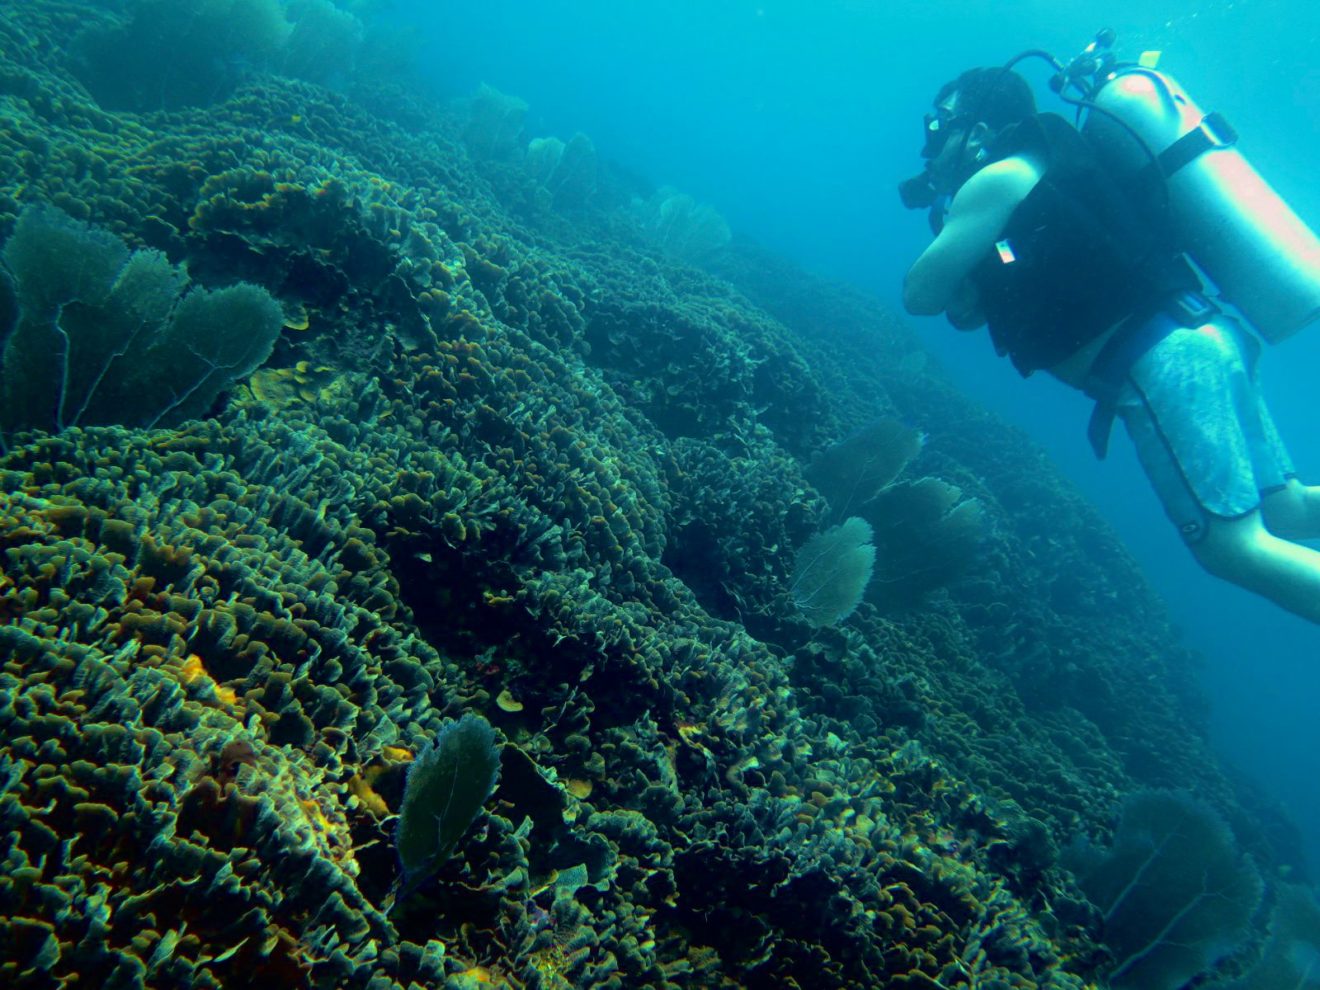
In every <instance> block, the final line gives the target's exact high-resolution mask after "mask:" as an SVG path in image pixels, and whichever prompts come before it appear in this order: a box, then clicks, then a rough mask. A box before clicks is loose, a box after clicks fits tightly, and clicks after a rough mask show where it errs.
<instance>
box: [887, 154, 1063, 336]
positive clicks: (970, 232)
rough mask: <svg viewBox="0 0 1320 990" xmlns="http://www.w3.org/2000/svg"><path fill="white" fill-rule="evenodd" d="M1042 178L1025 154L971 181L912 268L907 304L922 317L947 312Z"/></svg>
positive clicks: (991, 167) (905, 284) (905, 288)
mask: <svg viewBox="0 0 1320 990" xmlns="http://www.w3.org/2000/svg"><path fill="white" fill-rule="evenodd" d="M1039 180H1040V172H1039V171H1037V169H1036V168H1035V166H1034V165H1032V164H1031V163H1030V162H1028V161H1027V160H1025V159H1023V158H1006V159H1004V160H1003V161H1001V162H995V163H994V164H992V165H987V166H986V167H985V168H983V169H981V171H979V172H977V173H976V174H975V175H973V176H972V177H971V178H970V179H968V180H967V182H966V183H964V184H963V187H962V188H961V189H960V190H958V195H957V196H955V197H954V198H953V202H952V203H951V204H950V205H949V215H948V217H947V219H946V220H945V222H944V229H943V230H941V231H940V233H939V236H937V237H936V238H935V240H934V241H933V242H932V243H931V245H930V247H928V248H926V250H925V251H923V252H922V254H921V257H920V258H918V259H917V260H916V263H915V264H913V266H912V267H911V268H910V269H908V273H907V277H906V278H904V280H903V308H904V309H906V310H907V311H908V312H909V313H913V314H916V315H922V316H933V315H935V314H936V313H942V312H944V310H946V309H947V308H948V307H949V305H950V303H951V302H952V301H953V299H954V296H955V295H956V293H957V291H958V289H959V287H960V286H961V285H962V284H963V281H964V280H965V279H966V278H967V276H968V275H969V274H970V273H971V271H972V269H973V268H974V267H975V266H976V264H977V263H978V262H979V261H980V260H981V258H983V257H984V256H985V254H986V252H987V251H989V250H990V248H991V247H992V246H993V245H994V243H995V239H996V238H998V237H999V233H1000V231H1002V230H1003V229H1004V225H1005V224H1006V223H1007V222H1008V218H1009V217H1010V216H1011V215H1012V213H1013V210H1015V209H1016V208H1017V205H1018V204H1019V203H1020V202H1022V200H1023V198H1024V197H1025V196H1026V195H1027V193H1028V192H1030V191H1031V189H1032V187H1033V186H1035V184H1036V183H1037V182H1038V181H1039Z"/></svg>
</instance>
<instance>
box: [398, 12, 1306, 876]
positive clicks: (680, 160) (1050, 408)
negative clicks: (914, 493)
mask: <svg viewBox="0 0 1320 990" xmlns="http://www.w3.org/2000/svg"><path fill="white" fill-rule="evenodd" d="M394 14H395V16H397V17H398V18H400V19H401V20H404V21H406V22H408V23H409V24H411V25H413V26H414V28H415V29H416V30H417V31H418V33H417V35H416V37H417V38H418V40H419V50H420V51H421V53H422V58H423V65H424V68H425V71H426V73H427V75H428V77H429V78H430V80H431V81H432V82H433V84H434V85H435V87H436V88H437V90H438V91H439V92H441V93H442V94H447V95H453V96H461V95H466V94H468V93H471V92H472V91H473V90H474V89H475V88H476V87H477V86H478V85H479V84H480V83H483V82H485V83H489V84H491V85H493V86H495V87H496V88H498V89H500V90H502V91H504V92H507V93H511V94H514V95H517V96H521V97H523V98H524V99H526V100H527V101H528V102H529V103H530V112H529V116H528V122H527V123H528V132H529V133H532V134H554V135H558V136H560V137H563V138H568V137H570V136H571V135H572V134H574V133H575V132H578V131H581V132H584V133H586V134H588V135H589V136H590V137H591V139H592V141H593V142H594V143H595V145H596V147H597V148H598V149H599V151H600V153H601V154H602V156H603V157H605V158H607V159H610V160H612V161H614V162H616V163H618V164H620V165H622V166H624V167H626V168H629V169H631V170H633V171H635V172H637V173H640V174H642V175H644V176H646V177H647V178H649V179H651V180H653V181H655V182H657V183H667V184H670V185H673V186H675V187H677V188H678V189H681V190H683V191H685V192H687V193H689V194H691V195H693V196H695V197H697V198H698V199H700V200H703V201H705V202H708V203H711V204H712V205H714V206H715V207H716V208H717V209H718V210H719V211H720V212H721V213H723V214H724V216H725V217H727V218H728V220H729V222H730V224H731V226H732V227H733V228H734V230H735V232H736V233H737V234H739V235H743V236H747V237H750V238H752V239H754V240H756V241H759V242H761V243H762V244H764V245H766V246H768V247H770V248H773V249H774V250H776V251H779V252H781V253H783V254H785V255H787V256H789V257H791V258H793V259H795V260H797V261H799V262H800V263H802V264H804V265H805V266H807V267H808V268H811V269H813V270H815V271H818V272H820V273H823V274H827V275H829V276H832V277H834V278H838V279H841V280H846V281H849V282H852V283H854V284H856V285H858V286H861V287H863V288H865V289H867V290H869V291H871V292H873V293H875V294H876V295H877V296H878V297H880V298H881V299H883V300H886V301H888V302H891V303H892V304H894V306H895V307H896V308H897V304H898V297H899V287H900V284H901V279H902V275H903V272H904V271H905V269H906V267H907V265H908V264H910V262H911V261H912V259H913V258H914V257H915V256H916V255H917V254H918V253H919V252H920V250H921V249H922V247H923V246H924V245H925V243H927V240H928V236H929V235H928V232H927V229H926V221H925V218H924V216H922V215H919V214H915V213H907V212H905V211H904V210H903V209H902V208H901V206H900V204H899V202H898V198H897V196H896V194H895V190H894V186H895V183H896V182H897V181H899V180H900V179H902V178H904V177H906V176H907V175H910V174H912V173H913V172H915V171H916V170H917V169H918V168H919V167H920V161H919V159H918V156H917V151H918V148H919V144H920V134H919V131H918V128H919V127H920V126H921V115H922V113H923V112H924V110H925V109H926V108H927V105H928V103H929V101H930V98H931V96H932V95H933V94H934V92H935V91H936V89H937V88H938V87H939V86H940V84H941V83H943V82H944V81H946V80H947V79H949V78H952V77H953V76H955V75H956V74H957V73H958V72H960V71H961V70H962V69H964V68H967V67H969V66H972V65H981V64H996V63H1000V62H1003V61H1004V60H1006V59H1008V58H1009V57H1011V56H1012V55H1014V54H1016V53H1017V52H1018V51H1020V50H1022V49H1024V48H1036V47H1039V48H1044V49H1047V50H1050V51H1053V52H1054V53H1056V54H1057V55H1059V56H1060V57H1067V56H1069V55H1071V54H1073V53H1075V52H1076V51H1077V50H1078V49H1079V48H1080V47H1081V46H1082V45H1083V44H1085V43H1086V41H1088V40H1089V38H1090V37H1091V36H1092V35H1093V34H1094V33H1095V31H1096V30H1097V29H1099V28H1101V27H1111V28H1113V29H1114V30H1116V31H1117V33H1118V45H1119V47H1120V48H1121V50H1122V52H1123V53H1124V54H1126V55H1128V56H1135V55H1136V54H1137V53H1139V52H1141V51H1142V50H1146V49H1159V50H1161V51H1162V52H1163V53H1164V56H1163V58H1164V61H1163V62H1162V63H1161V68H1164V69H1166V70H1167V71H1169V72H1171V73H1172V74H1174V75H1176V76H1177V77H1178V78H1179V80H1180V81H1181V82H1182V83H1183V84H1184V85H1185V86H1186V87H1187V88H1188V90H1189V91H1190V92H1191V93H1192V94H1193V95H1194V96H1195V97H1196V98H1197V99H1198V100H1199V101H1200V102H1201V104H1202V105H1203V106H1205V107H1206V108H1208V109H1217V110H1219V111H1221V112H1223V113H1224V114H1225V115H1226V116H1227V117H1228V118H1229V119H1230V120H1231V121H1233V122H1235V123H1236V125H1237V127H1238V130H1239V131H1240V133H1241V146H1242V148H1243V150H1244V151H1245V152H1246V153H1247V154H1248V155H1249V157H1250V158H1251V160H1252V161H1253V163H1254V164H1255V165H1256V166H1257V167H1258V168H1259V169H1260V170H1261V171H1262V172H1263V173H1264V174H1265V175H1266V176H1267V177H1268V179H1269V180H1270V181H1271V182H1272V183H1273V184H1274V186H1275V187H1276V188H1277V189H1278V190H1279V191H1280V192H1281V193H1282V194H1283V195H1284V196H1285V197H1287V198H1288V200H1289V201H1290V202H1291V203H1292V205H1293V206H1294V208H1295V209H1296V210H1297V211H1298V212H1299V213H1301V214H1302V215H1303V216H1304V217H1306V218H1307V219H1308V220H1309V221H1310V222H1311V223H1312V224H1313V225H1316V226H1320V183H1316V182H1315V181H1314V175H1315V168H1316V165H1315V159H1316V157H1317V156H1318V155H1320V66H1317V64H1316V62H1315V58H1314V54H1315V52H1316V50H1317V45H1318V43H1320V18H1317V17H1316V16H1315V13H1314V5H1313V3H1312V2H1311V0H1236V2H1230V0H1209V2H1188V0H1177V2H1168V0H1156V2H1149V0H1141V2H1137V0H1114V2H1110V3H1107V4H1104V5H1103V9H1101V6H1100V5H1096V4H1091V3H1081V2H1078V0H1068V2H1052V3H1045V2H1043V0H999V2H990V0H943V2H932V0H886V2H880V0H872V2H864V0H816V2H812V3H804V2H800V0H799V2H786V0H777V2H776V0H723V2H719V3H708V2H699V0H654V2H651V3H647V4H642V3H637V2H634V3H617V2H606V0H575V2H572V3H553V4H552V3H545V2H533V0H492V2H490V3H488V4H484V5H476V4H467V5H448V4H443V5H433V4H428V3H424V2H423V0H411V2H409V3H401V4H398V5H396V7H395V10H394ZM1027 74H1028V75H1029V76H1030V78H1032V80H1033V82H1035V83H1037V84H1038V85H1039V87H1040V93H1039V96H1038V98H1039V102H1040V103H1041V105H1042V108H1050V107H1051V103H1050V97H1049V94H1048V93H1047V91H1046V90H1045V87H1044V82H1045V73H1044V70H1041V69H1028V70H1027ZM917 325H918V326H919V329H920V332H921V334H922V336H923V339H924V340H925V342H926V343H927V345H928V346H929V347H930V349H931V350H932V352H933V353H935V354H936V355H937V356H938V358H939V360H940V361H941V363H943V364H944V365H945V367H946V368H947V370H948V371H949V372H950V373H951V374H952V375H953V376H954V377H955V379H956V380H957V381H958V382H959V383H960V384H961V385H962V386H963V387H964V388H965V389H966V390H967V391H968V392H969V393H970V394H972V395H974V396H975V397H977V398H978V399H980V400H981V401H983V402H984V403H985V404H986V405H987V406H988V407H989V408H991V409H993V410H994V411H996V412H997V413H999V414H1000V415H1001V416H1002V417H1003V418H1004V419H1005V420H1006V421H1007V422H1009V423H1012V424H1015V425H1017V426H1019V427H1020V428H1022V429H1023V430H1025V431H1027V432H1028V433H1029V434H1030V435H1031V436H1032V437H1033V438H1035V439H1036V440H1037V441H1038V442H1039V443H1040V444H1042V445H1043V446H1044V447H1045V448H1046V449H1047V450H1048V451H1049V453H1050V454H1051V456H1052V457H1053V458H1054V460H1055V461H1056V462H1057V463H1058V465H1059V466H1060V467H1061V468H1062V470H1063V471H1064V472H1065V473H1066V475H1067V476H1068V477H1070V478H1071V479H1072V480H1073V481H1074V482H1075V483H1076V484H1077V485H1078V486H1079V487H1080V488H1081V490H1083V491H1084V492H1085V493H1086V494H1087V495H1088V496H1089V497H1090V498H1091V499H1092V501H1094V502H1095V503H1096V504H1097V505H1098V506H1099V507H1100V509H1101V510H1102V512H1103V513H1104V514H1105V516H1106V517H1107V518H1108V519H1109V520H1110V521H1111V522H1112V524H1113V525H1114V527H1115V528H1116V529H1117V531H1118V532H1119V533H1120V535H1121V536H1122V537H1123V539H1124V540H1125V542H1126V543H1127V545H1128V547H1129V549H1130V550H1131V552H1132V553H1133V555H1134V556H1135V557H1136V558H1137V559H1138V560H1139V562H1140V563H1141V564H1142V566H1143V568H1144V569H1145V572H1146V574H1147V575H1148V577H1149V579H1150V581H1151V583H1152V584H1153V585H1154V586H1155V587H1156V589H1157V590H1158V591H1159V592H1160V593H1161V594H1162V595H1163V596H1164V597H1165V598H1166V599H1167V600H1168V601H1169V604H1170V608H1171V611H1172V614H1173V616H1174V618H1175V621H1176V622H1178V623H1179V624H1180V625H1181V627H1182V628H1183V630H1184V633H1185V635H1186V638H1187V640H1188V642H1189V643H1190V644H1191V645H1192V646H1194V647H1195V648H1197V649H1198V650H1199V651H1201V652H1202V653H1203V655H1204V657H1205V667H1204V671H1203V677H1204V683H1205V686H1206V689H1207V692H1208V694H1209V697H1210V699H1211V702H1212V704H1213V731H1214V735H1215V739H1216V741H1217V743H1218V745H1219V747H1220V749H1221V751H1222V752H1223V753H1224V754H1225V756H1226V757H1227V759H1228V760H1229V762H1230V763H1232V764H1233V765H1235V766H1236V767H1238V768H1239V769H1240V770H1242V771H1243V772H1244V773H1245V774H1246V775H1248V776H1249V777H1251V778H1252V779H1254V780H1255V781H1257V782H1258V783H1259V784H1260V785H1261V786H1262V787H1263V788H1264V789H1265V790H1266V791H1267V792H1268V793H1269V794H1270V795H1272V796H1273V797H1275V798H1276V799H1277V800H1278V801H1280V802H1281V803H1282V804H1283V805H1284V806H1286V807H1287V809H1288V810H1289V812H1290V813H1291V815H1292V816H1293V817H1294V818H1295V820H1296V821H1297V822H1298V823H1299V825H1300V826H1301V827H1302V828H1303V830H1304V833H1305V840H1306V842H1307V843H1308V846H1309V849H1310V853H1311V861H1312V863H1313V864H1320V792H1317V788H1316V781H1317V779H1320V720H1317V718H1316V717H1315V714H1314V712H1315V707H1316V697H1317V694H1318V693H1320V629H1316V628H1315V627H1314V626H1312V625H1310V624H1308V623H1305V622H1303V621H1301V620H1298V619H1295V618H1293V617H1292V616H1290V615H1287V614H1285V613H1283V612H1281V611H1279V610H1278V609H1277V608H1275V607H1273V606H1271V605H1269V604H1267V603H1264V602H1261V601H1257V600H1254V599H1252V598H1251V597H1250V596H1249V595H1247V594H1246V593H1245V592H1241V591H1238V590H1237V589H1234V588H1231V587H1228V586H1226V585H1223V584H1220V583H1219V582H1217V581H1215V580H1214V579H1213V578H1211V577H1209V576H1207V575H1205V574H1203V573H1202V572H1200V571H1199V570H1198V569H1197V568H1196V566H1195V564H1194V563H1193V562H1192V560H1191V557H1190V555H1189V554H1188V553H1187V551H1186V550H1185V548H1184V547H1183V546H1182V544H1181V541H1180V539H1179V537H1178V536H1177V534H1176V533H1175V532H1174V531H1173V529H1172V527H1171V526H1170V525H1169V524H1168V523H1167V522H1166V521H1165V519H1164V517H1163V515H1162V513H1161V510H1160V508H1159V505H1158V503H1157V502H1156V501H1155V498H1154V496H1153V494H1151V492H1150V491H1149V489H1148V486H1147V484H1146V481H1145V479H1144V477H1143V476H1142V474H1141V471H1140V469H1139V467H1138V466H1137V464H1136V462H1135V458H1134V457H1133V456H1132V454H1131V451H1130V449H1129V448H1128V446H1127V444H1126V441H1122V442H1117V443H1115V444H1114V448H1115V449H1114V450H1113V451H1112V452H1111V454H1110V457H1109V459H1108V460H1107V461H1106V462H1105V463H1103V464H1100V463H1097V462H1096V461H1095V460H1094V458H1093V456H1092V454H1091V453H1090V451H1089V449H1088V447H1087V446H1086V442H1085V437H1084V425H1085V420H1086V416H1087V414H1088V408H1087V404H1086V402H1085V400H1084V399H1082V398H1081V397H1080V396H1078V395H1076V394H1074V393H1071V392H1070V391H1069V390H1067V389H1066V388H1064V387H1062V386H1060V385H1058V384H1057V383H1055V382H1053V381H1052V380H1046V379H1045V378H1044V377H1038V378H1035V379H1031V380H1029V381H1026V382H1023V381H1022V380H1021V379H1019V378H1018V377H1017V375H1016V374H1015V373H1014V372H1013V371H1012V369H1011V368H1009V367H1008V366H1007V364H1006V362H1002V361H997V360H996V359H995V358H994V356H993V354H992V352H991V350H990V347H989V344H988V343H987V341H986V340H985V339H984V336H983V335H982V334H957V333H955V332H953V331H952V330H950V329H949V327H948V326H947V325H946V324H944V323H943V322H942V321H940V320H922V321H917ZM1263 375H1264V377H1265V380H1266V387H1267V390H1268V392H1269V395H1270V396H1271V400H1272V407H1273V410H1274V412H1275V415H1276V418H1277V420H1278V422H1279V425H1280V428H1281V430H1282V432H1283V435H1284V437H1285V439H1286V440H1287V442H1288V444H1289V446H1290V449H1291V451H1292V453H1293V455H1294V458H1295V460H1296V462H1297V465H1298V467H1299V470H1300V471H1301V474H1302V477H1303V479H1304V480H1316V479H1320V431H1317V430H1316V429H1315V422H1316V419H1317V414H1318V413H1320V410H1317V409H1316V400H1315V396H1316V387H1315V384H1316V379H1317V377H1320V330H1316V329H1312V330H1310V331H1308V332H1304V333H1303V334H1301V335H1299V336H1297V337H1295V338H1293V339H1291V340H1288V341H1286V342H1285V343H1283V344H1281V345H1280V346H1278V347H1277V348H1271V349H1269V350H1268V351H1267V353H1266V355H1265V359H1264V366H1263ZM1123 618H1124V617H1123V616H1121V615H1116V616H1115V617H1114V620H1115V621H1116V622H1122V621H1123Z"/></svg>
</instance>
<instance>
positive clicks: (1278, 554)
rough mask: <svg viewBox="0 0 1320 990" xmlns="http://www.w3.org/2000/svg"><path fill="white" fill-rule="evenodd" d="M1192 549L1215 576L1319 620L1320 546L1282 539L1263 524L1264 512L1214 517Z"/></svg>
mask: <svg viewBox="0 0 1320 990" xmlns="http://www.w3.org/2000/svg"><path fill="white" fill-rule="evenodd" d="M1191 550H1192V553H1193V555H1195V557H1196V559H1197V561H1198V562H1199V563H1200V564H1201V566H1202V567H1204V568H1205V569H1206V570H1207V571H1209V572H1210V573H1211V574H1213V575H1215V576H1216V577H1220V578H1223V579H1224V580H1225V581H1229V582H1232V583H1233V584H1236V585H1238V586H1239V587H1241V588H1245V589H1246V590H1248V591H1253V592H1255V593H1256V594H1258V595H1261V596H1263V597H1265V598H1268V599H1269V600H1270V601H1272V602H1274V603H1275V604H1276V605H1279V606H1280V607H1282V608H1285V609H1287V610H1288V611H1289V612H1292V613H1294V614H1296V615H1300V616H1301V617H1302V618H1304V619H1309V620H1311V621H1312V622H1316V623H1320V551H1315V550H1312V549H1311V548H1310V547H1304V546H1299V545H1298V544H1296V543H1289V542H1288V541H1287V540H1281V539H1279V537H1277V536H1275V535H1273V534H1272V533H1270V532H1269V531H1268V530H1267V529H1266V528H1265V526H1264V524H1263V522H1262V520H1261V513H1260V512H1252V513H1249V514H1248V515H1245V516H1241V517H1239V518H1236V519H1222V518H1211V519H1210V520H1209V521H1208V523H1207V525H1206V528H1205V533H1204V535H1203V536H1202V537H1201V539H1199V540H1198V541H1197V542H1195V543H1193V544H1191Z"/></svg>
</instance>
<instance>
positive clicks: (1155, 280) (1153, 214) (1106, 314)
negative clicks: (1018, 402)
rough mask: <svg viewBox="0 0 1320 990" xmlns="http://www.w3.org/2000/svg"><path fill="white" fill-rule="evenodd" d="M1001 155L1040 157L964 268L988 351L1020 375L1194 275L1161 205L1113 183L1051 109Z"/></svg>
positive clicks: (1145, 311) (1150, 309) (1052, 361)
mask: <svg viewBox="0 0 1320 990" xmlns="http://www.w3.org/2000/svg"><path fill="white" fill-rule="evenodd" d="M995 150H996V157H997V158H999V159H1003V158H1008V157H1012V156H1014V155H1027V156H1030V157H1031V158H1033V159H1035V160H1037V161H1039V162H1042V163H1043V173H1042V175H1041V179H1040V181H1039V182H1038V183H1037V184H1036V186H1035V187H1034V188H1033V189H1032V190H1031V192H1030V193H1028V194H1027V196H1026V198H1025V199H1023V200H1022V202H1021V203H1020V204H1019V205H1018V207H1017V209H1016V210H1014V211H1013V214H1012V215H1011V216H1010V217H1009V220H1008V223H1007V224H1006V225H1005V226H1004V229H1003V231H1002V232H1001V233H1000V236H999V239H998V241H997V243H996V244H995V246H994V248H993V249H992V250H991V251H990V252H988V254H987V256H986V257H985V258H983V259H982V260H981V261H980V262H979V263H978V264H977V266H976V267H975V268H974V269H973V270H972V273H971V278H972V280H973V282H974V283H975V284H976V286H977V288H978V289H979V291H980V299H981V306H982V311H983V312H984V313H985V317H986V323H987V324H988V326H989V328H990V339H991V340H992V341H994V345H995V350H996V351H998V352H999V353H1000V354H1007V355H1008V356H1009V357H1010V358H1011V359H1012V361H1013V365H1014V366H1015V367H1016V368H1017V369H1018V371H1020V372H1021V373H1022V374H1023V375H1029V374H1031V373H1032V372H1033V371H1037V370H1039V369H1041V368H1049V367H1052V366H1054V365H1056V364H1059V363H1060V362H1062V361H1063V360H1065V359H1066V358H1068V357H1070V356H1071V355H1073V354H1074V353H1076V352H1077V351H1078V349H1080V348H1081V347H1083V346H1084V345H1086V344H1088V343H1090V342H1091V341H1092V340H1094V339H1095V338H1096V337H1098V336H1100V335H1101V334H1102V333H1104V332H1105V331H1106V330H1107V329H1109V328H1110V327H1112V326H1114V325H1115V324H1117V323H1119V322H1120V321H1122V320H1124V319H1127V318H1129V317H1134V316H1135V317H1144V316H1146V315H1149V314H1152V313H1154V312H1155V311H1156V310H1157V309H1158V308H1159V307H1160V306H1161V304H1162V303H1163V302H1164V301H1165V300H1166V299H1167V298H1169V297H1170V296H1171V295H1173V294H1174V293H1177V292H1180V291H1184V290H1195V289H1199V288H1200V281H1199V280H1198V279H1197V277H1196V275H1195V273H1194V272H1193V271H1192V269H1191V267H1190V265H1188V263H1187V262H1186V260H1185V259H1184V258H1183V257H1182V256H1181V255H1180V254H1179V252H1178V251H1177V250H1176V248H1175V247H1174V244H1173V236H1172V232H1171V227H1170V224H1169V223H1168V220H1167V213H1166V211H1165V210H1164V209H1159V208H1155V207H1154V206H1153V205H1152V204H1153V203H1154V202H1156V201H1157V197H1153V196H1149V195H1148V196H1146V197H1145V198H1144V203H1145V204H1146V208H1144V209H1143V199H1142V198H1140V197H1138V196H1136V195H1135V194H1134V193H1133V192H1132V191H1125V190H1124V189H1122V188H1120V187H1119V185H1118V184H1117V182H1115V180H1114V179H1112V178H1111V177H1110V176H1109V175H1108V174H1107V173H1106V172H1105V171H1104V169H1103V168H1102V167H1101V165H1100V162H1099V160H1098V159H1097V157H1096V155H1095V152H1094V151H1093V150H1092V149H1091V146H1090V144H1089V143H1088V142H1087V140H1086V138H1084V137H1083V136H1082V135H1081V134H1079V133H1078V132H1077V130H1076V129H1075V128H1074V127H1072V126H1071V125H1070V124H1069V123H1068V122H1067V121H1066V120H1064V119H1063V118H1062V117H1059V116H1058V115H1057V114H1050V113H1044V114H1038V115H1037V116H1035V117H1032V118H1029V119H1027V120H1026V121H1023V122H1022V123H1021V124H1018V125H1017V126H1016V127H1015V128H1013V130H1012V131H1011V132H1009V134H1007V135H1006V136H1005V142H1004V143H1003V144H1001V145H1000V146H999V147H997V148H996V149H995Z"/></svg>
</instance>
